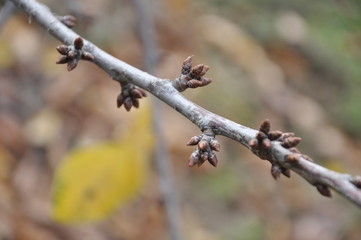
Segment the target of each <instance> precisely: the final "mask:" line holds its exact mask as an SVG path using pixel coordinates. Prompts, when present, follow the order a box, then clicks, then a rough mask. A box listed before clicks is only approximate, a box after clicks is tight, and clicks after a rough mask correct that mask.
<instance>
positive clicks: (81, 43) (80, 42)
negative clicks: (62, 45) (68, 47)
mask: <svg viewBox="0 0 361 240" xmlns="http://www.w3.org/2000/svg"><path fill="white" fill-rule="evenodd" d="M83 46H84V41H83V39H82V38H81V37H77V38H75V40H74V47H75V49H78V50H80V49H82V47H83Z"/></svg>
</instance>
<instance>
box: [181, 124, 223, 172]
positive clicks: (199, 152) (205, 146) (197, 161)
mask: <svg viewBox="0 0 361 240" xmlns="http://www.w3.org/2000/svg"><path fill="white" fill-rule="evenodd" d="M195 145H197V147H196V149H195V150H194V152H193V153H192V154H191V156H190V159H189V162H188V166H189V167H193V166H195V165H197V166H198V167H199V166H201V165H202V164H203V163H204V162H205V161H208V162H209V163H210V164H212V166H214V167H217V165H218V159H217V156H216V154H215V153H214V151H216V152H219V151H220V144H219V142H218V141H217V140H216V139H215V135H214V133H213V132H212V131H211V130H209V129H207V130H205V131H203V133H202V135H199V136H194V137H192V138H191V139H190V140H189V142H188V143H187V146H195Z"/></svg>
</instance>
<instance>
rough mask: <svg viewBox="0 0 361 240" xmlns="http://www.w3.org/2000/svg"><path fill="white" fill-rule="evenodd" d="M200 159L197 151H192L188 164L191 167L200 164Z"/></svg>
mask: <svg viewBox="0 0 361 240" xmlns="http://www.w3.org/2000/svg"><path fill="white" fill-rule="evenodd" d="M198 159H199V155H198V153H197V152H192V154H191V156H190V158H189V162H188V166H189V167H193V166H195V165H196V164H198V161H199V160H198Z"/></svg>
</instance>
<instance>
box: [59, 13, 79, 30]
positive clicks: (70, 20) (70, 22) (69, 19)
mask: <svg viewBox="0 0 361 240" xmlns="http://www.w3.org/2000/svg"><path fill="white" fill-rule="evenodd" d="M76 21H77V19H76V17H74V16H72V15H66V16H63V17H61V22H62V23H64V24H65V26H67V27H68V28H73V27H75V25H76Z"/></svg>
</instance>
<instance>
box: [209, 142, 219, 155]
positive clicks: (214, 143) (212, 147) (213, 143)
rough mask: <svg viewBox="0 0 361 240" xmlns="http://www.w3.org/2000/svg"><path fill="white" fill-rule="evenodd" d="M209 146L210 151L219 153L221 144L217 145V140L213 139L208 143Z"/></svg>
mask: <svg viewBox="0 0 361 240" xmlns="http://www.w3.org/2000/svg"><path fill="white" fill-rule="evenodd" d="M209 144H210V145H211V149H212V150H214V151H216V152H219V151H220V150H221V144H219V142H218V141H217V140H215V139H213V140H211V141H210V142H209Z"/></svg>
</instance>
